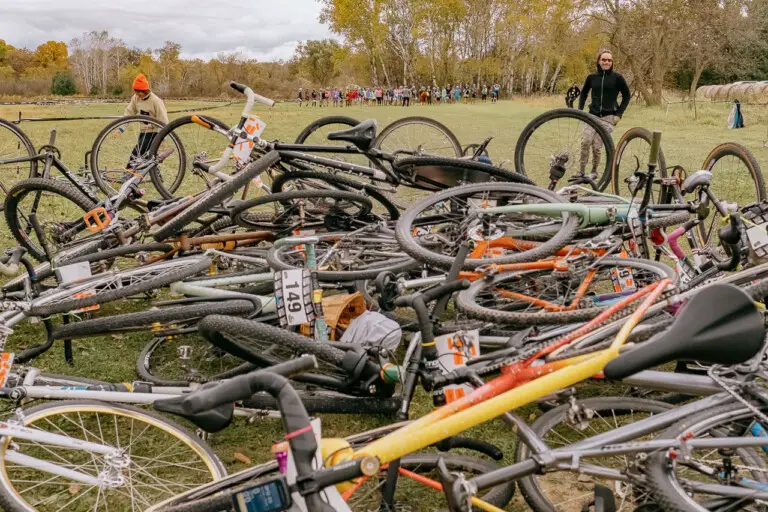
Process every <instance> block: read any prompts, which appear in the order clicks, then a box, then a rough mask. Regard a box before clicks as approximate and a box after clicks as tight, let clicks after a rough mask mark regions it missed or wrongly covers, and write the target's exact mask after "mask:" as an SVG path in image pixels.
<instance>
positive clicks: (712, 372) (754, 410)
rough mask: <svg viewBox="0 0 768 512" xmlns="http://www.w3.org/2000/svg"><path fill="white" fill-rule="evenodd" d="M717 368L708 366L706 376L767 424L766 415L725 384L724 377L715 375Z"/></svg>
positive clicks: (767, 418)
mask: <svg viewBox="0 0 768 512" xmlns="http://www.w3.org/2000/svg"><path fill="white" fill-rule="evenodd" d="M717 368H719V367H718V366H713V367H712V368H710V370H709V371H708V372H707V376H708V377H709V378H710V379H712V380H713V381H715V384H717V385H718V386H720V387H721V388H723V390H724V391H725V392H726V393H728V394H729V395H731V396H732V397H733V398H735V399H736V401H737V402H740V403H741V404H742V405H744V407H746V408H747V409H749V410H750V411H752V413H754V414H755V415H756V416H757V417H758V418H760V421H762V422H763V425H768V415H766V414H764V413H763V412H761V411H760V410H759V409H758V408H757V407H755V406H754V405H752V404H751V403H749V400H747V399H745V398H743V397H742V396H741V395H739V394H738V393H737V392H736V391H735V390H734V388H733V387H730V386H729V385H728V384H726V382H725V380H724V379H721V378H720V377H718V376H717V375H716V373H715V372H716V370H717Z"/></svg>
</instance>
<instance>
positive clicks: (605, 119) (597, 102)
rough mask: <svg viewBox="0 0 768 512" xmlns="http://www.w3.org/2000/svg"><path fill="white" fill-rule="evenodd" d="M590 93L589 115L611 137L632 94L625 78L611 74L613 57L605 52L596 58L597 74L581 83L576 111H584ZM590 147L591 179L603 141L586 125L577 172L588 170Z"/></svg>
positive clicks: (595, 169) (595, 172)
mask: <svg viewBox="0 0 768 512" xmlns="http://www.w3.org/2000/svg"><path fill="white" fill-rule="evenodd" d="M590 92H591V93H592V101H591V102H590V104H589V113H590V114H592V115H595V116H597V117H599V118H600V120H601V121H602V124H603V126H604V127H605V129H606V131H608V133H611V132H612V131H613V129H614V128H615V127H616V125H617V124H618V122H619V120H620V119H621V116H623V115H624V111H625V110H626V109H627V106H628V105H629V99H630V97H631V94H630V92H629V86H628V85H627V82H626V80H624V77H623V76H621V75H620V74H619V73H617V72H616V71H614V70H613V54H611V52H610V51H608V50H601V51H600V52H599V53H598V54H597V73H592V74H591V75H589V76H588V77H587V79H586V80H585V81H584V87H582V88H581V95H580V96H579V110H584V104H585V103H586V102H587V96H588V95H589V93H590ZM619 94H621V104H619V103H618V98H619ZM590 147H591V148H592V175H593V177H594V176H597V172H598V166H599V164H600V150H601V149H602V147H603V141H602V140H601V139H600V136H599V135H597V133H596V132H595V130H594V129H592V128H591V127H590V126H589V125H586V127H585V128H584V133H583V137H582V140H581V160H580V161H579V170H580V171H581V173H582V174H583V173H584V171H585V170H586V168H587V161H588V160H589V149H590Z"/></svg>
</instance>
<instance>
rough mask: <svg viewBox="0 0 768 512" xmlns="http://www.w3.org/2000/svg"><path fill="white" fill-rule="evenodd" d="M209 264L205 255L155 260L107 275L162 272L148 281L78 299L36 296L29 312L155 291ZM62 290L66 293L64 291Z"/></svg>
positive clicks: (89, 284) (87, 285) (35, 313)
mask: <svg viewBox="0 0 768 512" xmlns="http://www.w3.org/2000/svg"><path fill="white" fill-rule="evenodd" d="M190 260H192V261H190ZM210 265H211V260H210V259H208V258H206V257H201V258H194V259H193V258H191V257H190V258H184V259H178V260H170V261H165V262H160V263H155V264H153V265H146V266H144V267H139V268H136V269H133V270H128V271H126V272H121V273H118V274H116V275H115V276H110V279H113V280H114V279H116V278H118V277H119V278H121V279H123V278H126V277H127V278H130V277H133V276H135V275H137V274H138V275H140V274H141V273H142V272H145V273H152V272H161V273H160V274H159V275H156V276H155V277H152V278H150V279H147V280H142V281H139V282H137V283H133V284H129V285H128V286H121V287H119V288H117V289H112V290H108V291H103V292H101V293H95V294H93V295H91V296H89V297H84V298H80V299H75V298H71V297H70V296H68V295H64V296H61V295H59V296H57V297H56V299H58V300H54V299H53V298H50V299H49V300H46V297H43V298H42V299H38V301H36V302H35V303H33V304H32V307H31V308H30V314H31V315H33V316H42V317H45V316H50V315H55V314H59V313H67V312H69V311H73V310H76V309H82V308H86V307H89V306H94V305H96V304H99V305H101V304H106V303H108V302H112V301H115V300H118V299H123V298H126V297H130V296H131V295H137V294H139V293H145V292H149V291H152V290H156V289H158V288H162V287H164V286H167V285H169V284H172V283H175V282H176V281H181V280H183V279H184V278H187V277H190V276H193V275H195V274H197V273H200V272H204V271H206V270H208V269H209V268H210ZM168 267H171V270H166V268H168ZM174 267H175V268H174ZM100 282H103V281H100V280H99V279H94V280H93V281H88V282H85V283H82V284H80V285H78V288H77V289H78V290H87V289H90V288H92V287H96V286H98V285H99V283H100ZM63 293H65V294H66V293H67V292H66V291H64V292H63Z"/></svg>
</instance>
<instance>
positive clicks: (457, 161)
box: [392, 156, 536, 190]
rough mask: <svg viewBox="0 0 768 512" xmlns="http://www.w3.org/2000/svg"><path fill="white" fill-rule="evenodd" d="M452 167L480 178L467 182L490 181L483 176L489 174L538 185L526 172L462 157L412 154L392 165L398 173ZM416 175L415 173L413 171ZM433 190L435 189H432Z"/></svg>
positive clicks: (469, 175) (451, 185) (503, 178)
mask: <svg viewBox="0 0 768 512" xmlns="http://www.w3.org/2000/svg"><path fill="white" fill-rule="evenodd" d="M419 166H422V167H431V166H435V167H441V166H442V167H450V168H456V169H461V170H462V171H464V172H466V175H467V177H471V178H480V179H472V180H471V181H467V183H473V182H476V181H490V180H485V179H482V178H483V176H482V175H483V174H487V175H488V176H489V177H490V178H499V179H501V180H502V181H508V182H510V183H522V184H524V185H534V186H535V185H536V183H534V182H533V180H531V179H530V178H528V177H527V176H525V175H524V174H520V173H518V172H512V171H508V170H506V169H502V168H500V167H494V166H493V165H489V164H484V163H482V162H476V161H474V160H466V159H462V158H442V157H436V156H411V157H405V158H401V159H399V160H396V161H395V162H394V163H393V164H392V167H393V168H394V169H395V170H396V171H397V172H398V173H406V172H408V171H412V170H413V169H414V168H416V167H419ZM413 175H415V173H413ZM456 185H459V183H458V181H457V182H456V183H452V184H448V185H446V186H445V187H444V188H450V187H453V186H456ZM430 190H433V189H430Z"/></svg>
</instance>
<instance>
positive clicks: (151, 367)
mask: <svg viewBox="0 0 768 512" xmlns="http://www.w3.org/2000/svg"><path fill="white" fill-rule="evenodd" d="M187 331H189V332H187ZM256 368H257V367H256V366H255V365H253V364H250V363H244V362H243V360H242V359H240V358H238V357H235V356H233V355H232V354H229V353H227V352H225V351H223V350H221V349H219V348H217V347H214V346H212V345H211V344H210V343H208V342H207V341H206V340H205V339H203V338H202V337H201V336H200V335H199V334H198V333H197V332H196V329H194V328H187V329H183V328H182V329H169V331H168V333H167V334H166V333H163V332H162V330H160V331H159V332H157V333H156V334H155V335H153V336H152V338H151V339H150V340H149V341H148V342H147V344H146V345H145V346H144V348H143V349H142V351H141V353H140V354H139V357H138V359H137V360H136V371H137V372H138V374H139V376H140V377H141V378H142V380H146V381H147V382H151V383H153V384H155V385H158V386H188V385H190V384H192V383H205V382H211V381H218V380H223V379H228V378H232V377H234V376H236V375H242V374H243V373H248V372H250V371H253V370H255V369H256Z"/></svg>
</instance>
